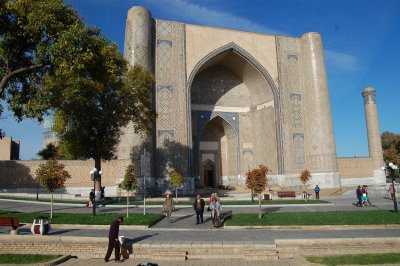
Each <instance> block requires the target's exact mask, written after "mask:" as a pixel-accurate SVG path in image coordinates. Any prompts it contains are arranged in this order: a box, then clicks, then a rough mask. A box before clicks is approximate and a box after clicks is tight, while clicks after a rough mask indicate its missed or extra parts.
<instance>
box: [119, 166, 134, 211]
mask: <svg viewBox="0 0 400 266" xmlns="http://www.w3.org/2000/svg"><path fill="white" fill-rule="evenodd" d="M134 170H135V168H134V167H133V165H132V164H130V165H128V167H127V168H126V171H125V175H124V180H123V181H122V183H121V184H119V187H120V188H122V189H123V190H126V192H127V195H126V217H129V209H128V208H129V192H130V191H134V190H135V189H136V188H137V182H136V178H135V176H134Z"/></svg>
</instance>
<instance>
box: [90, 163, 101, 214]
mask: <svg viewBox="0 0 400 266" xmlns="http://www.w3.org/2000/svg"><path fill="white" fill-rule="evenodd" d="M89 174H90V177H91V179H92V181H93V192H94V197H93V204H92V207H93V216H96V180H100V178H101V175H102V174H103V172H102V171H101V170H100V171H98V170H97V168H93V169H92V170H90V172H89Z"/></svg>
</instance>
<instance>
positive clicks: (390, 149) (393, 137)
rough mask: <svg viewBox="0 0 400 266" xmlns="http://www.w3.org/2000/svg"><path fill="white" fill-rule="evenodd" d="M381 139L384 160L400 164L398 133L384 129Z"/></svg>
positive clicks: (399, 138)
mask: <svg viewBox="0 0 400 266" xmlns="http://www.w3.org/2000/svg"><path fill="white" fill-rule="evenodd" d="M381 139H382V148H383V159H384V160H385V162H386V163H394V164H395V165H400V134H395V133H392V132H388V131H385V132H383V133H382V135H381Z"/></svg>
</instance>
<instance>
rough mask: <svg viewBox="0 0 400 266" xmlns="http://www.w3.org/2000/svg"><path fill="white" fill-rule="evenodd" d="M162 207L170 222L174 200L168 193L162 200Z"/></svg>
mask: <svg viewBox="0 0 400 266" xmlns="http://www.w3.org/2000/svg"><path fill="white" fill-rule="evenodd" d="M163 209H164V211H165V212H166V214H167V219H168V221H169V222H171V214H172V211H173V210H174V200H173V199H172V196H171V194H169V193H168V194H167V197H166V198H165V200H164V205H163Z"/></svg>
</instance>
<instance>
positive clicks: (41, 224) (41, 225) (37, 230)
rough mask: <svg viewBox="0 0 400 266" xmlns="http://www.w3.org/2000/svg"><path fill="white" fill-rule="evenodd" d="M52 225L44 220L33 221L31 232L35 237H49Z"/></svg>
mask: <svg viewBox="0 0 400 266" xmlns="http://www.w3.org/2000/svg"><path fill="white" fill-rule="evenodd" d="M50 229H51V226H50V223H49V222H48V221H46V220H44V219H38V218H37V219H33V223H32V226H31V232H32V234H34V235H47V234H48V233H49V232H50Z"/></svg>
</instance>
